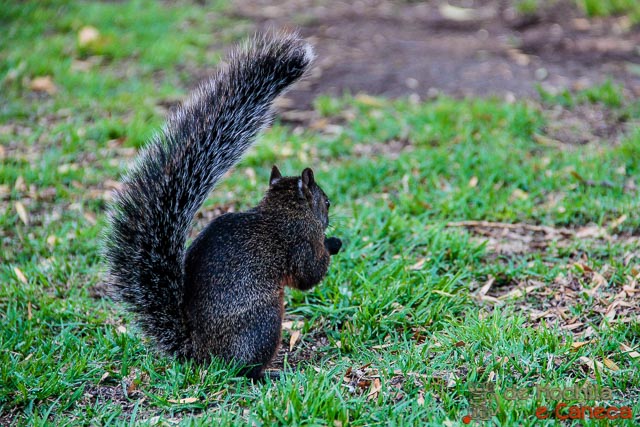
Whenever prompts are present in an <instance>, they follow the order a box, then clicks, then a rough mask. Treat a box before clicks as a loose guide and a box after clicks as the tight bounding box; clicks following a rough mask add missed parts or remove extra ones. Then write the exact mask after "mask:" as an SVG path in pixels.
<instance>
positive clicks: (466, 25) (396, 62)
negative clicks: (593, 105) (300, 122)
mask: <svg viewBox="0 0 640 427" xmlns="http://www.w3.org/2000/svg"><path fill="white" fill-rule="evenodd" d="M456 5H458V6H460V5H461V3H460V2H455V1H453V2H451V4H447V3H445V2H441V1H427V2H410V1H400V2H390V1H384V0H365V1H358V2H341V1H327V0H302V1H301V0H295V1H294V0H288V1H285V2H277V3H276V2H273V1H271V0H258V1H246V0H241V1H239V2H236V5H235V9H234V11H233V14H234V15H236V16H239V17H242V18H245V19H248V20H250V21H252V22H254V23H255V26H256V29H258V30H264V29H265V28H273V27H275V28H299V29H300V31H301V33H302V34H303V36H305V37H307V38H309V40H311V41H312V42H313V43H314V45H315V46H316V49H317V51H318V61H317V63H316V66H315V68H314V71H313V73H312V75H311V76H310V77H309V78H308V79H307V81H305V82H303V84H300V85H298V87H297V88H296V90H294V91H293V92H291V93H289V94H288V97H289V98H291V99H292V100H293V105H295V107H296V108H308V107H309V106H310V105H311V102H312V101H313V99H314V98H315V97H316V96H317V95H319V94H331V95H341V94H342V93H343V92H345V91H349V92H351V93H357V92H366V93H370V94H374V95H384V96H390V97H398V96H405V95H409V96H413V97H414V98H418V99H423V100H424V99H428V98H429V97H432V96H434V95H436V94H438V93H447V94H450V95H454V96H471V95H479V96H485V95H497V96H500V97H505V98H507V99H514V98H520V97H531V96H536V95H537V89H536V85H537V84H540V85H541V86H543V87H545V88H546V89H547V90H556V89H560V88H569V89H580V88H583V87H586V86H589V85H592V84H594V83H599V82H601V81H602V80H603V79H604V78H605V77H606V76H610V77H612V78H613V79H614V80H615V81H618V82H621V83H624V85H625V87H626V88H628V90H629V91H630V93H631V94H633V95H640V74H638V71H637V70H638V65H637V64H640V52H639V51H638V49H637V46H638V45H640V30H639V29H637V28H636V29H634V28H632V27H631V26H630V24H629V22H628V20H627V19H626V18H607V19H597V20H587V19H585V18H584V16H583V15H582V14H581V12H580V11H579V10H577V9H576V8H575V7H574V6H573V5H572V4H571V3H569V2H568V1H559V2H558V3H556V5H555V6H553V7H552V8H549V9H545V10H543V11H540V12H537V13H536V14H534V15H528V16H522V15H519V14H518V13H517V12H516V11H515V9H514V8H513V2H506V1H496V0H493V1H468V2H465V3H464V5H463V6H464V7H461V8H460V7H457V6H456Z"/></svg>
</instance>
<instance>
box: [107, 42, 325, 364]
mask: <svg viewBox="0 0 640 427" xmlns="http://www.w3.org/2000/svg"><path fill="white" fill-rule="evenodd" d="M312 59H313V49H312V48H311V46H310V45H309V44H307V43H306V42H304V41H303V40H301V39H299V38H298V37H297V36H296V35H275V36H266V37H256V38H254V39H253V40H252V41H250V42H249V43H248V46H246V47H245V48H244V49H239V50H236V51H235V52H233V53H232V54H231V55H230V56H229V57H228V60H227V66H226V67H224V68H222V69H221V70H219V71H218V72H217V73H216V74H215V75H214V76H213V77H212V78H211V79H210V80H209V81H207V82H206V83H204V84H202V85H201V86H200V87H199V88H198V89H196V90H195V92H194V93H193V94H192V95H191V96H190V98H189V99H188V100H187V101H186V102H185V103H184V104H183V105H182V106H181V107H179V108H178V109H177V111H175V112H174V113H173V114H171V116H170V117H169V118H168V120H167V124H166V125H165V127H164V129H163V130H162V131H161V132H160V133H159V134H158V135H156V136H155V137H154V138H153V140H152V141H150V143H149V144H148V145H147V146H146V147H145V149H144V150H143V151H142V153H141V154H140V155H139V157H138V159H137V162H136V164H135V165H134V166H133V167H132V168H131V170H130V171H129V173H128V174H127V176H126V177H125V178H124V180H123V184H124V185H123V187H122V190H121V191H119V192H118V193H117V194H116V196H115V200H114V202H113V204H112V205H111V207H110V211H109V222H110V228H109V229H108V230H107V232H106V234H105V239H104V240H105V241H104V256H105V258H106V263H107V281H108V283H109V284H110V285H111V286H112V288H113V290H114V291H115V292H114V293H115V295H116V296H117V297H119V298H120V299H122V300H123V301H125V302H126V303H128V305H129V306H130V307H131V309H132V310H133V311H134V312H135V314H137V317H138V321H139V323H140V325H141V326H142V329H143V331H144V332H145V333H146V334H147V335H149V336H151V337H152V338H154V339H155V340H156V342H157V344H158V346H159V347H160V348H161V349H162V350H164V351H166V352H168V353H171V354H174V355H177V356H186V357H188V356H189V353H190V340H189V333H188V330H187V327H186V325H185V317H184V311H183V294H184V283H183V282H184V255H185V243H186V239H187V236H188V233H189V230H190V228H191V223H192V221H193V218H194V216H195V214H196V212H197V210H198V209H199V207H200V206H201V205H202V203H203V202H204V200H205V199H206V197H207V196H208V194H209V192H210V191H211V189H212V188H213V187H214V186H215V184H216V183H217V182H218V180H219V179H220V178H221V177H222V176H223V175H224V174H225V172H226V171H228V170H229V169H230V168H231V167H232V166H233V165H234V164H235V163H236V162H237V161H238V160H239V159H240V157H241V156H242V155H243V154H244V152H245V151H247V149H248V148H249V147H250V146H251V145H252V143H253V142H254V140H255V136H256V134H257V133H258V132H259V131H260V129H262V128H263V127H265V126H266V125H267V124H269V122H270V120H271V111H270V110H271V104H272V102H273V100H274V98H275V97H276V96H278V95H279V94H280V93H281V92H282V91H284V90H285V89H287V87H289V86H290V85H291V84H292V83H294V82H295V81H296V80H298V79H299V78H300V77H301V76H302V75H303V74H304V72H305V71H306V70H307V68H308V67H309V65H310V63H311V61H312Z"/></svg>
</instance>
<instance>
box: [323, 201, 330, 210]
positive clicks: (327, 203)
mask: <svg viewBox="0 0 640 427" xmlns="http://www.w3.org/2000/svg"><path fill="white" fill-rule="evenodd" d="M324 204H325V205H326V206H327V209H329V206H331V202H330V201H329V199H325V201H324Z"/></svg>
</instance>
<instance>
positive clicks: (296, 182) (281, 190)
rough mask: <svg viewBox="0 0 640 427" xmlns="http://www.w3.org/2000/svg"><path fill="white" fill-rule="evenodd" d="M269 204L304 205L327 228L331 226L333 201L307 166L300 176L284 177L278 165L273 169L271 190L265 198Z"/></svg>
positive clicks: (284, 205) (270, 180)
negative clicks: (330, 216) (330, 217)
mask: <svg viewBox="0 0 640 427" xmlns="http://www.w3.org/2000/svg"><path fill="white" fill-rule="evenodd" d="M265 202H266V203H268V204H272V203H275V204H279V205H280V206H281V207H282V208H285V209H286V208H287V207H290V206H291V207H294V208H295V207H297V206H303V207H305V208H308V209H309V210H310V211H311V212H312V214H313V216H314V217H315V218H316V219H317V220H318V221H319V222H320V223H321V224H322V226H323V227H324V228H325V229H326V228H327V227H328V226H329V207H330V206H331V202H330V201H329V198H328V197H327V195H326V194H325V192H324V191H322V188H320V186H319V185H318V184H317V183H316V180H315V178H314V176H313V171H312V170H311V169H310V168H306V169H305V170H303V171H302V174H301V175H300V176H285V177H283V176H282V174H281V173H280V170H279V169H278V167H277V166H274V167H273V169H271V177H270V178H269V192H268V193H267V196H266V198H265Z"/></svg>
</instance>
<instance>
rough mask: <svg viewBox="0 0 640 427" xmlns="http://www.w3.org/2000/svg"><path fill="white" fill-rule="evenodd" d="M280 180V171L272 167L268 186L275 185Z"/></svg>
mask: <svg viewBox="0 0 640 427" xmlns="http://www.w3.org/2000/svg"><path fill="white" fill-rule="evenodd" d="M280 178H282V174H281V173H280V169H278V167H277V166H276V165H273V168H271V177H269V185H273V184H275V183H276V181H278V180H279V179H280Z"/></svg>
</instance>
